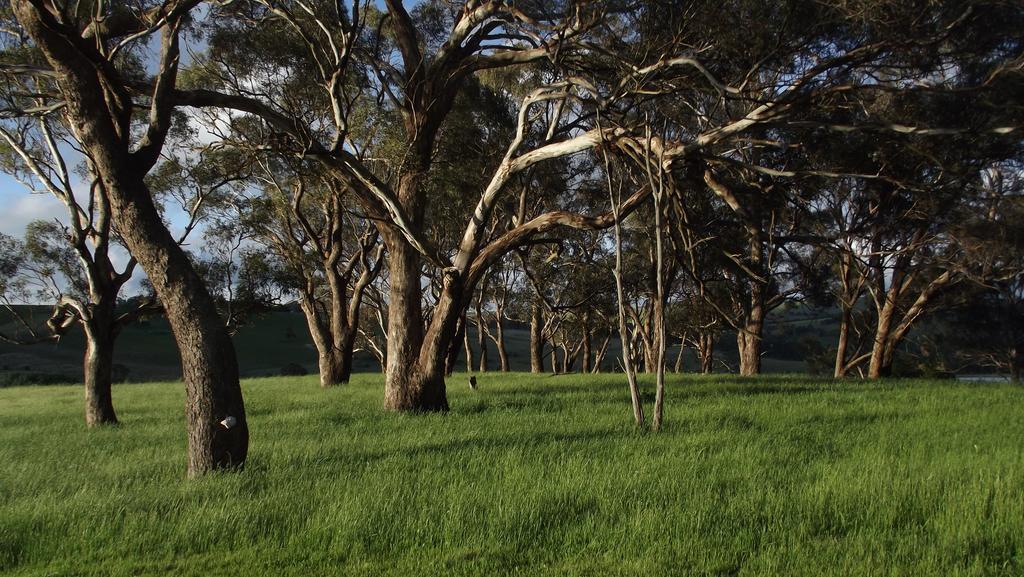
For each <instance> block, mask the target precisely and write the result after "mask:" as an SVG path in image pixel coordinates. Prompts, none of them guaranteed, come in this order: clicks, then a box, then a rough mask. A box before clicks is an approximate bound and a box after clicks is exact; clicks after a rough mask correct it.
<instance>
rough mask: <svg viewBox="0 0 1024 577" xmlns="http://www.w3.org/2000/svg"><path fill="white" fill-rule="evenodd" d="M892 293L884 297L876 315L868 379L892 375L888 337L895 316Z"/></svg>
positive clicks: (890, 349)
mask: <svg viewBox="0 0 1024 577" xmlns="http://www.w3.org/2000/svg"><path fill="white" fill-rule="evenodd" d="M891 293H892V291H889V294H887V295H886V300H885V304H884V305H883V306H882V310H881V311H879V313H878V324H877V325H876V326H875V339H874V341H873V342H872V345H871V360H870V361H869V364H868V378H869V379H879V378H883V377H889V376H891V375H892V344H891V342H890V341H891V339H890V335H891V333H892V323H893V319H894V317H895V314H896V303H895V297H893V296H891Z"/></svg>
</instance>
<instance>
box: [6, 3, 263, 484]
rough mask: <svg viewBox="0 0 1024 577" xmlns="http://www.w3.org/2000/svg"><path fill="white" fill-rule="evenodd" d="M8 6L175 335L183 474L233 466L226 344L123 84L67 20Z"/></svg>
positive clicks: (234, 435)
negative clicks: (153, 180)
mask: <svg viewBox="0 0 1024 577" xmlns="http://www.w3.org/2000/svg"><path fill="white" fill-rule="evenodd" d="M12 7H13V9H14V11H15V13H16V15H17V17H18V20H19V21H21V23H22V24H23V26H24V28H25V30H26V32H27V33H28V34H29V35H30V36H31V37H32V38H33V39H34V40H35V41H36V44H37V45H38V46H39V47H40V49H41V50H42V52H43V53H44V55H45V57H46V59H47V60H48V61H49V63H50V65H51V67H52V69H53V71H54V76H55V78H56V81H57V84H58V87H59V88H60V91H61V93H62V95H63V97H64V101H65V109H64V113H65V114H66V115H67V116H68V118H69V119H70V120H71V122H72V124H73V125H74V129H75V131H76V133H77V136H78V138H79V140H80V142H81V144H82V147H83V148H84V149H85V152H86V154H88V156H89V158H90V161H91V163H92V167H93V169H94V172H95V174H96V176H97V178H98V181H99V182H98V184H99V186H101V187H102V190H103V191H104V192H105V193H106V194H107V195H108V196H109V200H110V204H111V208H112V209H113V210H112V214H113V222H114V226H115V228H116V229H117V230H118V231H119V232H120V234H121V235H122V238H123V240H124V243H125V245H126V247H127V248H128V250H129V252H131V254H132V255H133V256H134V257H135V258H136V259H137V260H138V262H139V264H140V265H141V266H142V268H143V270H144V271H145V272H146V276H148V277H149V279H150V281H151V282H152V283H153V287H154V288H155V290H156V293H157V296H158V297H159V299H160V302H161V304H162V305H163V307H164V311H165V313H166V315H167V319H168V321H169V322H170V325H171V331H172V332H173V333H174V337H175V341H176V342H177V343H178V350H179V353H180V354H181V365H182V376H183V377H184V380H185V391H186V410H185V414H186V421H187V426H188V474H189V476H196V475H200V474H203V473H206V472H209V471H213V470H216V469H225V468H232V467H240V466H242V465H243V464H244V463H245V458H246V455H247V453H248V448H249V429H248V426H247V424H246V419H245V407H244V404H243V403H242V389H241V387H240V386H239V382H238V361H237V359H236V357H235V348H234V344H233V343H232V342H231V337H230V335H228V332H227V329H226V328H225V327H224V323H223V322H222V321H221V318H220V315H219V314H218V313H217V308H216V306H215V305H214V301H213V299H212V298H211V297H210V293H209V292H207V290H206V286H205V285H204V283H203V281H202V279H201V278H200V276H199V275H198V274H196V271H195V269H194V268H193V267H192V264H191V262H190V261H189V259H188V256H187V255H186V254H185V252H184V250H182V248H181V247H180V246H179V245H178V243H177V242H176V241H175V239H174V238H172V237H171V234H170V232H169V231H168V230H167V227H166V226H165V225H164V222H163V219H162V218H161V216H160V213H159V212H158V211H157V209H156V206H155V204H154V202H153V195H152V193H151V192H150V190H149V189H148V188H147V187H146V184H145V182H144V180H143V178H144V177H145V168H146V165H147V164H148V163H149V162H150V161H151V160H150V159H151V158H152V150H140V151H139V152H136V153H133V152H131V151H130V148H129V144H128V137H127V134H126V132H127V131H128V130H130V126H129V125H128V122H129V121H130V118H128V115H129V114H130V113H131V107H130V105H128V98H129V96H128V94H127V91H126V90H125V89H124V88H123V86H121V85H120V84H119V80H120V79H119V78H117V77H116V76H111V74H112V72H111V71H110V70H107V69H102V68H100V67H98V65H97V64H96V62H95V61H94V60H93V59H92V58H91V57H90V56H89V54H90V53H89V52H87V51H85V48H83V47H82V46H80V45H78V44H76V43H75V39H76V37H77V33H71V34H70V35H68V34H69V31H68V30H67V29H63V28H58V27H55V26H53V25H52V24H51V23H49V22H44V20H45V19H46V18H49V16H43V14H44V12H43V11H42V10H43V9H41V8H39V7H38V4H36V3H34V2H27V1H18V2H13V3H12ZM172 49H173V50H176V49H177V47H176V44H174V45H173V46H172ZM92 50H95V48H93V49H92ZM139 153H143V154H142V155H141V157H136V155H137V154H139ZM147 154H148V156H147ZM140 167H141V168H142V170H140Z"/></svg>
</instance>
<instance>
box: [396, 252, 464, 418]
mask: <svg viewBox="0 0 1024 577" xmlns="http://www.w3.org/2000/svg"><path fill="white" fill-rule="evenodd" d="M389 250H390V260H389V261H388V265H389V270H390V272H391V290H390V292H389V297H390V298H389V301H388V305H389V307H388V311H389V312H388V353H387V363H388V368H387V376H386V378H385V382H384V407H385V408H386V409H388V410H392V411H447V410H448V397H447V395H446V392H445V385H444V353H445V351H447V347H446V345H447V344H448V340H447V339H443V338H440V337H442V336H443V335H438V336H437V337H438V338H432V339H431V340H432V341H433V342H435V343H440V345H439V346H444V348H441V349H440V350H439V351H438V350H435V349H437V348H438V347H437V346H433V345H431V347H430V350H423V348H424V335H423V312H422V306H421V302H420V299H421V288H420V256H419V253H417V252H416V249H414V248H413V247H412V246H410V245H409V243H408V242H406V241H405V240H404V239H401V238H397V239H395V242H392V243H391V246H389ZM442 298H444V297H442ZM440 306H441V305H440V304H439V305H438V309H440ZM434 314H435V315H438V314H444V313H443V312H442V311H440V310H435V311H434ZM451 329H452V334H451V335H449V336H450V337H454V332H455V327H454V324H453V325H452V327H451Z"/></svg>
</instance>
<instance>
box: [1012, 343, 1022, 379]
mask: <svg viewBox="0 0 1024 577" xmlns="http://www.w3.org/2000/svg"><path fill="white" fill-rule="evenodd" d="M1021 369H1024V351H1021V349H1019V348H1017V349H1014V351H1013V356H1012V358H1011V360H1010V382H1012V383H1016V384H1020V373H1021Z"/></svg>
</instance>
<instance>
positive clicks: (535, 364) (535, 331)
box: [530, 299, 544, 373]
mask: <svg viewBox="0 0 1024 577" xmlns="http://www.w3.org/2000/svg"><path fill="white" fill-rule="evenodd" d="M530 372H531V373H543V372H544V312H543V311H542V310H541V308H540V304H538V303H537V301H536V299H535V300H534V302H533V305H532V306H531V307H530Z"/></svg>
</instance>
